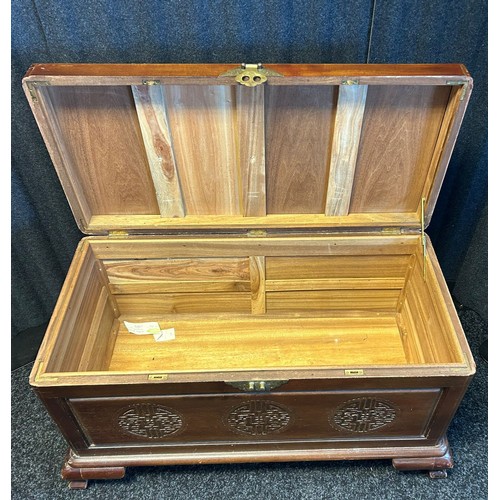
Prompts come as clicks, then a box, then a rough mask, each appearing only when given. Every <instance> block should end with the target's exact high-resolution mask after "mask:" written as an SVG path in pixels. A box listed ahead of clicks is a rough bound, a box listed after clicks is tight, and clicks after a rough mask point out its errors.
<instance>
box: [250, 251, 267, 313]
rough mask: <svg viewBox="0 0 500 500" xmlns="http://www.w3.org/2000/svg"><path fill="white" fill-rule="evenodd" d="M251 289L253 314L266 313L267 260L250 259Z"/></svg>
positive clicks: (263, 258)
mask: <svg viewBox="0 0 500 500" xmlns="http://www.w3.org/2000/svg"><path fill="white" fill-rule="evenodd" d="M249 262H250V287H251V291H252V313H253V314H264V313H265V312H266V258H265V257H262V256H257V257H253V256H252V257H250V259H249Z"/></svg>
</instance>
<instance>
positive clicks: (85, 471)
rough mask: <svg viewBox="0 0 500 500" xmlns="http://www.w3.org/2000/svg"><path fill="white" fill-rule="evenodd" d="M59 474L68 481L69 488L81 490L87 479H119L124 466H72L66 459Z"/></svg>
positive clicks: (123, 472)
mask: <svg viewBox="0 0 500 500" xmlns="http://www.w3.org/2000/svg"><path fill="white" fill-rule="evenodd" d="M61 476H62V478H63V479H67V480H68V481H69V484H68V486H69V487H70V488H71V489H73V490H83V489H85V488H86V487H87V485H88V480H89V479H121V478H122V477H123V476H125V467H72V466H71V465H70V464H69V462H68V461H67V462H66V463H65V464H64V466H63V468H62V470H61Z"/></svg>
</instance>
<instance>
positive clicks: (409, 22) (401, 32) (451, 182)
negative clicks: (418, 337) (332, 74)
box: [12, 0, 487, 334]
mask: <svg viewBox="0 0 500 500" xmlns="http://www.w3.org/2000/svg"><path fill="white" fill-rule="evenodd" d="M486 9H487V2H486V0H469V1H468V2H461V3H458V4H457V3H456V2H454V1H451V0H448V1H445V0H441V1H439V0H407V1H404V2H401V1H397V0H384V1H383V2H382V1H380V0H379V1H378V2H376V0H349V1H339V0H329V1H326V0H318V1H314V2H311V1H310V0H297V1H278V0H266V1H254V0H245V1H241V0H232V1H207V0H205V1H196V2H191V1H188V0H171V1H160V0H150V1H148V2H137V1H136V0H133V1H129V0H121V1H112V0H109V1H106V0H87V1H83V2H82V1H69V0H14V1H13V3H12V121H13V123H12V204H13V206H12V313H13V314H12V318H13V326H12V331H13V334H16V333H18V332H20V331H22V330H23V329H25V328H28V327H31V326H35V325H38V324H41V323H43V322H44V321H47V320H48V318H49V317H50V314H51V311H52V309H53V307H54V305H55V301H56V299H57V296H58V293H59V291H60V287H61V285H62V281H63V279H64V276H65V274H66V272H67V269H68V267H69V264H70V262H71V257H72V255H73V252H74V249H75V248H76V245H77V243H78V241H79V239H80V238H81V237H82V235H81V233H80V232H79V231H78V229H77V227H76V224H75V221H74V220H73V217H72V214H71V212H70V210H69V206H68V204H67V201H66V198H65V196H64V194H63V192H62V189H61V187H60V184H59V181H58V179H57V177H56V174H55V172H54V169H53V167H52V165H51V162H50V158H49V156H48V154H47V152H46V148H45V146H44V144H43V141H42V139H41V137H40V134H39V132H38V129H37V126H36V124H35V121H34V119H33V118H32V115H31V111H30V109H29V106H28V104H27V102H26V100H25V97H24V94H23V93H22V90H21V79H22V76H23V75H24V73H25V72H26V70H27V68H28V67H29V66H30V65H31V64H32V63H34V62H164V63H169V62H200V63H201V62H231V63H239V62H242V61H258V62H264V63H266V62H295V63H301V62H303V63H307V62H309V63H321V62H332V63H333V62H334V63H363V62H367V58H368V57H369V62H388V63H400V62H401V63H417V62H463V63H465V64H466V65H467V67H468V68H469V70H470V72H471V74H472V76H473V77H474V78H475V90H474V93H473V97H472V100H471V103H470V107H469V110H468V113H467V117H466V119H465V121H464V125H463V131H462V132H461V134H460V137H459V139H458V143H457V147H456V152H455V153H454V155H453V158H452V161H451V165H450V169H449V173H448V175H447V178H446V180H445V184H444V186H443V192H442V195H441V197H440V200H439V202H438V206H437V209H436V212H435V216H434V218H433V221H432V224H431V226H430V228H429V233H430V235H431V237H432V239H433V242H434V245H435V247H436V250H437V253H438V256H439V258H440V260H441V263H442V266H443V270H444V273H445V276H446V278H447V279H448V280H450V281H454V280H455V279H456V276H457V275H458V273H459V271H460V266H461V264H462V261H463V259H464V256H465V254H466V252H467V249H468V247H469V244H470V241H471V238H472V234H473V231H474V228H475V226H476V223H477V220H478V218H479V215H480V212H481V209H482V208H483V207H484V205H485V203H486V183H487V156H486V154H487V151H486V147H487V134H486V127H487V124H486V109H487V82H486V77H487V47H486V40H487V12H486Z"/></svg>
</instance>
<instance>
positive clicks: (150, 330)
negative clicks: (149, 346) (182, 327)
mask: <svg viewBox="0 0 500 500" xmlns="http://www.w3.org/2000/svg"><path fill="white" fill-rule="evenodd" d="M123 323H124V324H125V327H126V328H127V330H128V331H129V332H130V333H134V334H135V335H151V334H155V333H158V332H160V331H161V329H160V325H159V324H158V323H156V322H155V321H150V322H147V323H130V322H129V321H124V322H123Z"/></svg>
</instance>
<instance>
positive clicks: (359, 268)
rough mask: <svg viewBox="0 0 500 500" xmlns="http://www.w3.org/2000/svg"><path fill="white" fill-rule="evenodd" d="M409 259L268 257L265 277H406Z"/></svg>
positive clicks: (397, 257)
mask: <svg viewBox="0 0 500 500" xmlns="http://www.w3.org/2000/svg"><path fill="white" fill-rule="evenodd" d="M409 260H410V255H409V254H408V255H404V254H403V255H328V256H326V255H321V256H315V257H306V256H304V257H300V256H296V257H295V256H294V257H268V258H267V259H266V278H267V279H268V280H289V279H308V280H310V279H321V278H404V276H405V273H406V270H407V267H408V263H409Z"/></svg>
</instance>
